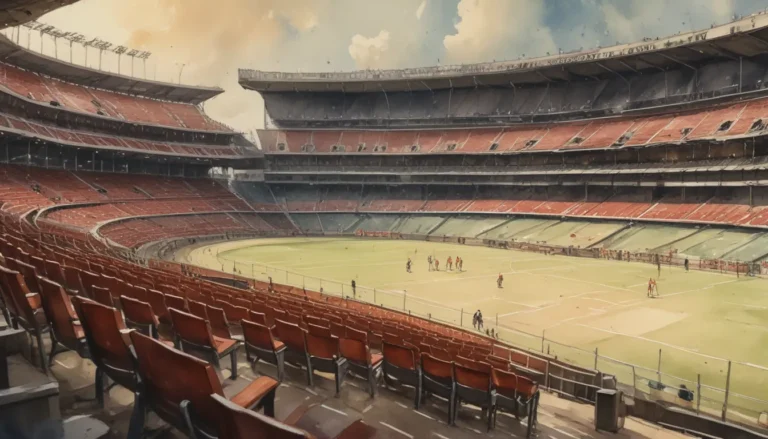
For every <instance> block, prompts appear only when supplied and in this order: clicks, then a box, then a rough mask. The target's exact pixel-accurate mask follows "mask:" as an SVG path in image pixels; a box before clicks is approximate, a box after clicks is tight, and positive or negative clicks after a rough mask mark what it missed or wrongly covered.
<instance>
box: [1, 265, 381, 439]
mask: <svg viewBox="0 0 768 439" xmlns="http://www.w3.org/2000/svg"><path fill="white" fill-rule="evenodd" d="M49 262H52V261H49ZM3 263H5V264H8V265H12V266H16V267H18V268H22V269H23V270H24V271H25V273H28V274H30V273H36V268H35V267H33V266H31V265H29V264H26V263H24V262H21V261H18V260H15V259H13V258H11V257H10V256H8V257H5V254H4V260H3ZM50 266H51V267H56V265H55V264H53V265H50ZM87 283H88V282H87V281H86V284H87ZM35 288H38V289H39V290H38V291H37V292H34V293H33V292H31V291H32V290H34V289H35ZM97 288H99V287H95V286H93V288H92V290H95V289H97ZM0 292H2V294H1V295H0V297H1V298H2V305H3V310H4V312H5V313H6V318H7V319H8V321H9V322H10V324H11V325H12V326H13V327H15V328H18V327H21V328H23V329H24V330H26V331H27V332H28V333H30V334H31V335H33V336H34V338H36V340H37V347H38V350H39V354H40V360H41V364H42V367H43V369H44V370H46V371H47V369H48V367H49V366H50V363H51V362H52V360H53V357H54V356H55V355H56V354H57V353H59V352H60V351H61V349H60V347H63V348H65V349H69V350H73V351H75V352H77V354H78V355H80V356H81V357H82V358H88V359H91V360H93V362H94V364H95V365H96V367H97V370H96V375H95V388H96V389H97V400H98V401H99V403H100V405H101V406H102V407H103V406H104V403H105V401H104V399H105V395H104V388H105V384H106V379H107V378H108V379H110V380H112V381H113V382H115V383H117V384H119V385H121V386H122V387H124V388H126V389H128V390H130V391H132V392H134V395H135V398H134V407H133V413H132V416H131V423H130V427H129V432H128V438H129V439H138V438H140V437H142V433H143V430H144V426H145V419H146V413H147V412H148V411H153V412H155V413H156V414H157V415H158V416H160V418H161V419H163V420H164V421H166V422H168V423H169V424H170V425H172V426H174V427H176V428H178V429H180V430H181V431H184V432H186V433H187V434H190V437H196V436H197V437H207V438H222V439H229V438H232V439H236V438H246V437H264V438H272V437H275V438H299V437H300V438H311V437H315V436H314V435H313V434H312V433H311V432H307V431H302V430H299V429H296V428H292V427H291V426H289V425H285V424H283V423H281V422H278V421H276V420H274V419H273V417H274V414H275V395H276V392H277V388H278V381H276V380H274V379H272V378H269V377H266V376H261V377H258V378H257V379H255V380H253V381H252V382H251V383H249V384H248V385H247V386H246V387H245V388H244V389H243V390H241V391H240V392H238V393H237V394H236V395H233V396H232V397H231V398H227V397H226V396H225V393H224V390H223V387H222V384H221V383H220V381H219V379H218V377H217V374H216V371H215V369H214V367H215V366H216V365H217V364H218V363H217V362H213V363H212V362H207V361H203V360H201V359H199V358H197V357H196V356H193V355H190V354H188V353H187V352H194V351H195V350H196V349H197V348H199V346H198V345H197V344H196V343H195V341H196V340H194V338H193V339H192V340H190V338H191V337H193V336H194V334H195V331H196V330H197V329H196V328H195V327H194V323H196V321H195V319H196V318H195V317H194V316H191V315H189V314H187V313H184V312H180V311H177V310H175V309H173V308H171V309H170V310H171V314H172V315H173V316H174V317H173V318H174V325H175V326H174V327H175V328H178V332H179V334H183V337H182V336H181V335H180V336H179V339H180V340H183V341H181V343H180V344H181V346H180V347H181V349H182V350H177V349H175V348H174V347H173V344H172V343H164V342H162V341H158V340H156V339H154V338H152V337H151V336H146V335H143V334H142V333H141V331H132V330H128V328H126V326H125V324H124V320H123V316H122V314H121V312H120V311H119V310H118V309H117V308H114V307H111V306H108V305H104V304H101V303H98V302H96V301H94V300H92V299H91V298H88V297H86V296H85V295H81V294H70V293H71V291H67V290H66V288H65V287H64V286H62V285H60V284H58V283H56V282H54V281H52V280H50V279H49V278H47V277H46V276H39V275H36V277H35V283H34V287H31V288H30V287H28V286H27V282H26V280H25V276H24V275H23V274H22V273H20V272H19V271H15V270H12V269H10V268H8V267H7V266H5V265H0ZM101 294H102V296H100V297H101V298H103V294H104V291H102V292H101ZM108 294H109V293H108V291H107V295H108ZM109 297H111V296H109ZM122 299H126V298H125V297H122ZM128 300H130V299H128ZM201 321H202V320H201ZM203 322H204V324H206V323H205V321H203ZM44 334H48V335H49V336H50V338H51V351H50V354H49V355H48V357H47V359H46V358H45V357H44V356H43V352H42V347H43V341H42V336H43V335H44ZM189 334H192V336H190V335H189ZM217 343H221V342H219V341H218V340H217ZM224 344H226V347H225V348H224V350H225V351H227V352H225V353H224V354H223V355H226V354H227V353H228V352H232V353H233V354H234V353H235V352H236V349H237V347H238V346H239V343H238V342H236V341H234V340H227V341H225V342H224ZM234 365H235V363H234V361H233V366H234ZM233 371H236V368H235V367H233ZM236 377H237V376H236V374H234V375H233V376H232V377H231V378H232V379H236ZM261 409H263V412H264V414H263V415H261V414H259V413H257V411H258V410H261ZM254 410H256V411H254ZM297 411H299V410H297ZM299 421H300V420H299ZM360 424H361V423H360V422H359V421H353V422H351V425H349V426H347V428H345V429H343V431H342V433H341V434H339V435H337V436H334V437H337V438H344V439H351V438H355V437H362V438H373V437H375V430H373V429H371V428H369V427H367V426H364V425H363V426H361V425H360ZM361 431H365V432H366V434H364V435H361V434H360V433H361ZM345 432H346V433H345Z"/></svg>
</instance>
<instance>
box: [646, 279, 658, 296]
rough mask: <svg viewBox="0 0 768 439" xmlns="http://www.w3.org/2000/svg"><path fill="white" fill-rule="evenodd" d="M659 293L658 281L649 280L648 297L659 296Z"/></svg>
mask: <svg viewBox="0 0 768 439" xmlns="http://www.w3.org/2000/svg"><path fill="white" fill-rule="evenodd" d="M658 295H659V291H658V290H657V289H656V281H655V280H653V278H650V279H648V297H654V296H658Z"/></svg>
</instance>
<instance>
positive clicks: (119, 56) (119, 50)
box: [112, 46, 128, 75]
mask: <svg viewBox="0 0 768 439" xmlns="http://www.w3.org/2000/svg"><path fill="white" fill-rule="evenodd" d="M127 50H128V48H127V47H125V46H117V47H115V48H114V49H112V52H114V53H116V54H117V74H118V75H119V74H120V62H121V61H122V59H123V54H124V53H125V52H126V51H127Z"/></svg>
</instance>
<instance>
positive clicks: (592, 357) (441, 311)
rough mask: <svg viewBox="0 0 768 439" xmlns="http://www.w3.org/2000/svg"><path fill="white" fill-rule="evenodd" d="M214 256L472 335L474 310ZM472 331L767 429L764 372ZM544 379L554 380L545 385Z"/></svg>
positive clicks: (227, 268)
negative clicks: (638, 359) (622, 355)
mask: <svg viewBox="0 0 768 439" xmlns="http://www.w3.org/2000/svg"><path fill="white" fill-rule="evenodd" d="M216 258H217V260H218V261H219V263H220V264H221V267H220V268H221V270H222V271H224V272H229V273H234V274H238V275H240V276H243V277H250V278H253V279H255V280H258V281H263V282H269V281H272V282H274V283H275V284H284V285H288V286H292V287H298V288H303V289H305V290H307V291H317V292H322V293H324V294H328V295H331V296H337V297H341V298H346V299H350V300H356V301H360V302H364V303H368V304H372V305H376V306H379V307H383V308H387V309H390V310H393V311H399V312H404V313H407V314H409V315H413V316H417V317H421V318H424V319H426V320H429V321H433V322H436V323H441V324H446V325H451V326H455V327H461V328H464V329H467V330H474V331H478V329H477V328H476V327H474V326H473V321H472V320H473V319H472V316H473V314H474V309H467V310H464V309H455V308H451V307H447V306H444V305H442V304H440V303H437V302H433V301H430V300H427V299H424V298H420V297H417V296H415V295H412V294H409V293H408V291H407V290H403V291H392V290H386V289H380V288H371V287H367V286H363V285H356V286H355V287H353V286H352V285H351V283H344V282H340V281H337V280H331V279H323V278H319V277H314V276H306V275H303V274H301V273H296V272H293V271H289V270H284V269H281V268H277V267H273V266H270V265H267V264H262V263H247V262H242V261H238V260H235V259H231V258H227V257H226V256H225V255H221V254H217V255H216ZM671 262H672V261H671V260H668V261H667V263H671ZM702 268H703V267H702ZM718 268H720V267H718ZM486 330H487V332H485V331H486ZM480 331H481V333H485V334H486V335H489V336H490V335H491V334H492V337H494V338H495V339H497V340H499V341H501V342H504V343H506V344H509V345H511V346H513V347H515V348H516V349H519V350H521V351H527V352H529V353H532V354H538V355H542V356H547V357H549V358H553V359H555V360H559V361H561V362H565V363H568V364H572V365H574V367H579V368H582V370H583V369H588V370H594V371H595V372H596V373H598V372H599V373H602V374H604V375H610V376H613V377H615V379H616V381H617V383H618V386H619V387H620V388H622V389H623V390H624V391H625V392H627V393H629V394H631V395H633V396H634V397H640V398H646V399H649V400H653V401H659V402H663V403H667V404H673V405H677V406H680V407H684V408H687V409H689V410H691V411H695V412H696V413H697V414H706V415H709V416H712V417H716V418H718V419H721V420H723V421H730V422H734V423H738V424H742V425H747V426H750V427H753V428H754V427H762V428H768V425H766V424H763V422H765V421H764V420H765V419H766V418H768V400H765V399H762V398H764V397H765V392H764V389H765V385H766V383H768V368H766V367H763V366H759V365H753V364H749V363H743V362H735V361H730V360H727V359H725V358H719V357H715V356H709V355H705V354H701V353H697V352H693V351H690V350H686V349H684V348H676V347H672V346H670V345H667V344H663V343H656V342H653V341H650V340H648V341H646V344H648V345H650V346H648V349H650V348H652V350H648V352H647V354H643V355H642V357H643V358H647V363H646V364H635V363H633V362H631V361H625V360H622V359H620V358H613V357H609V356H606V355H604V354H601V353H600V352H599V350H598V349H597V348H595V349H594V350H588V349H584V348H582V347H577V346H571V345H568V344H565V343H561V342H559V341H557V340H553V339H551V338H548V337H547V336H546V334H545V333H542V334H531V333H528V332H525V331H522V330H520V329H517V328H514V327H511V326H507V325H504V324H499V322H498V316H490V317H486V318H485V321H484V324H483V327H482V330H480ZM635 357H637V355H635ZM560 367H563V366H560ZM670 369H674V370H678V371H679V370H686V371H688V372H686V373H685V374H683V375H684V376H677V375H673V374H672V373H671V371H670V372H668V371H669V370H670ZM546 379H547V381H548V382H547V383H546V386H547V387H548V388H549V389H550V390H553V391H555V392H557V391H558V388H557V386H558V385H560V386H562V385H563V384H564V383H568V382H569V379H568V378H566V377H565V376H564V375H557V374H556V373H554V372H553V371H549V370H548V374H547V378H546ZM551 381H557V382H556V383H555V385H552V383H551ZM573 383H575V382H573ZM578 384H579V385H580V386H582V387H581V388H583V389H588V388H589V387H590V386H591V387H594V386H595V384H588V383H587V384H585V383H578ZM686 392H692V393H690V394H688V393H686ZM687 395H692V398H686V397H685V396H687ZM572 396H576V397H578V395H572Z"/></svg>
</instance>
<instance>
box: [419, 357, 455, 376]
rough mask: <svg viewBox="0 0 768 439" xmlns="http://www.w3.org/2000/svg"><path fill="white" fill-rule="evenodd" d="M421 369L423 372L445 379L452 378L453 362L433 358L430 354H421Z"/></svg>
mask: <svg viewBox="0 0 768 439" xmlns="http://www.w3.org/2000/svg"><path fill="white" fill-rule="evenodd" d="M421 370H423V371H424V373H426V374H429V375H432V376H434V377H437V378H442V379H445V380H452V379H453V363H452V362H450V361H445V360H441V359H439V358H435V357H433V356H432V355H430V354H426V353H423V352H422V354H421Z"/></svg>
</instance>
